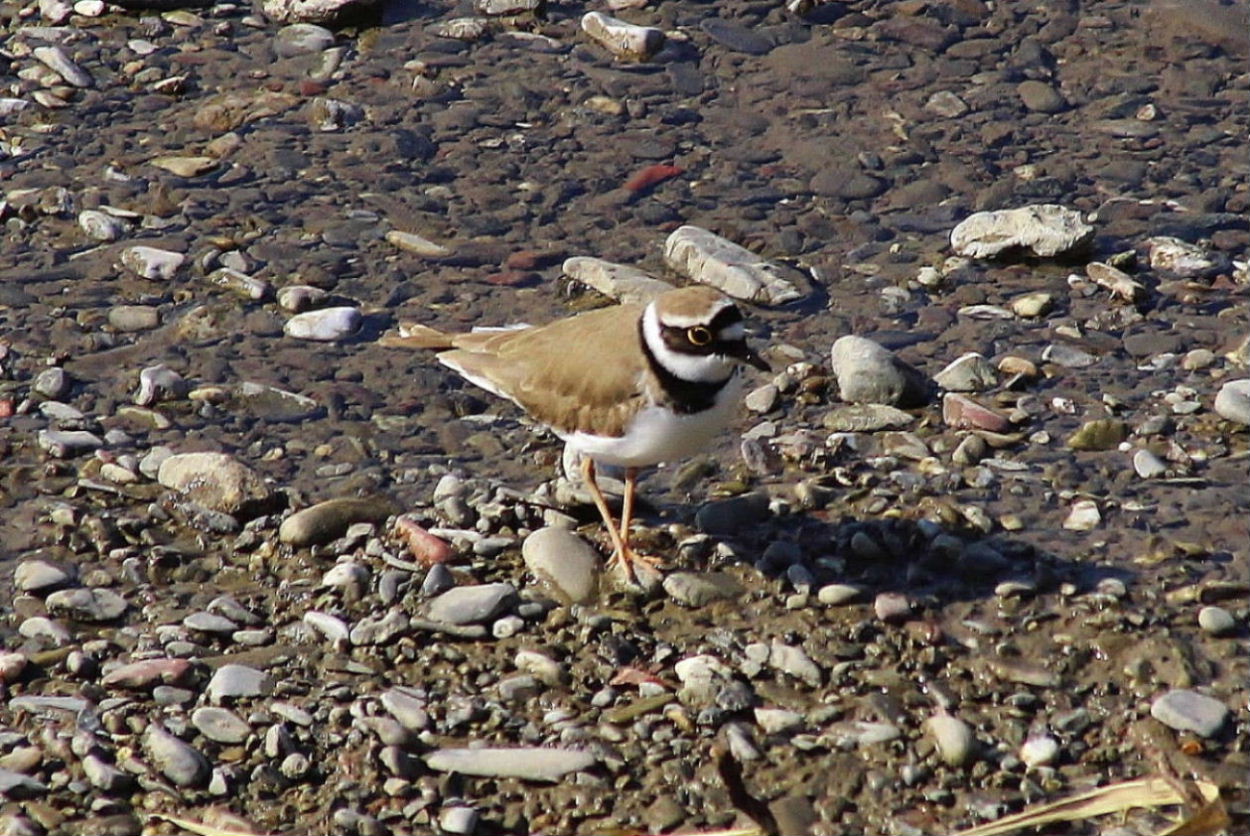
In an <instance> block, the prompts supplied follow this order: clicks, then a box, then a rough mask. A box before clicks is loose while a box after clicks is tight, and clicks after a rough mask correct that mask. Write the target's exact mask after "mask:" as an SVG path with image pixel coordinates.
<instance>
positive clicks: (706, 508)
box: [694, 491, 768, 534]
mask: <svg viewBox="0 0 1250 836" xmlns="http://www.w3.org/2000/svg"><path fill="white" fill-rule="evenodd" d="M767 517H768V494H766V493H764V492H762V491H756V492H753V493H747V494H742V495H741V496H735V497H732V498H730V499H720V500H716V501H715V502H709V503H707V504H705V505H703V506H702V507H700V508H699V510H698V511H697V512H695V517H694V523H695V527H696V528H698V529H699V530H700V531H702V532H703V533H705V534H733V533H734V532H735V531H739V530H741V529H743V528H748V527H750V526H752V525H754V524H756V523H758V522H761V521H763V520H764V519H766V518H767Z"/></svg>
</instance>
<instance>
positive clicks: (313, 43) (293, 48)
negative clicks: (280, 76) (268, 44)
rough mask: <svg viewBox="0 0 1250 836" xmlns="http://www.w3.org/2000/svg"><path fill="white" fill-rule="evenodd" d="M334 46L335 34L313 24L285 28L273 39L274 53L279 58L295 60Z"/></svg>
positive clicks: (295, 24)
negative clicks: (294, 58) (300, 56)
mask: <svg viewBox="0 0 1250 836" xmlns="http://www.w3.org/2000/svg"><path fill="white" fill-rule="evenodd" d="M332 46H334V33H333V32H331V31H330V30H329V29H326V28H325V27H324V26H317V25H315V24H312V23H293V24H291V25H290V26H283V27H282V28H281V29H279V30H278V31H277V34H275V35H274V38H273V51H274V53H275V54H276V55H277V56H278V57H279V58H293V57H295V56H296V55H308V54H311V53H314V52H323V51H325V50H327V49H329V48H330V47H332Z"/></svg>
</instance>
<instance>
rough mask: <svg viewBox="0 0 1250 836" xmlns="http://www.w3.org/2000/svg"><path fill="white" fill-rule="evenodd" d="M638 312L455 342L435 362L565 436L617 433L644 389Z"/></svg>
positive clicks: (608, 311)
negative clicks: (498, 396) (509, 402)
mask: <svg viewBox="0 0 1250 836" xmlns="http://www.w3.org/2000/svg"><path fill="white" fill-rule="evenodd" d="M641 316H642V307H641V306H638V305H618V306H615V307H611V308H603V309H601V310H596V311H590V312H588V313H584V314H580V315H578V316H575V317H570V318H569V319H561V320H558V321H556V322H553V323H551V324H550V325H543V326H540V327H537V328H526V329H523V330H518V331H498V332H478V333H473V334H460V335H457V336H456V337H455V345H456V350H454V351H446V352H443V353H442V354H439V355H438V359H439V360H440V361H441V362H443V363H444V364H446V365H447V366H449V367H451V368H452V369H455V370H456V371H458V372H459V373H460V374H462V375H464V376H465V377H466V378H468V379H469V380H471V381H473V382H474V383H477V384H478V385H479V386H482V387H483V388H485V389H488V390H490V391H492V392H494V393H495V394H498V395H501V396H503V397H506V398H508V399H510V400H512V401H514V402H515V403H516V404H518V405H519V406H520V407H521V408H522V409H524V410H525V411H526V412H528V413H529V414H530V415H532V416H533V417H534V418H536V419H537V420H539V421H541V422H542V423H544V424H547V425H548V426H550V427H552V428H553V429H555V430H556V431H557V432H560V433H564V434H568V433H573V432H578V431H581V432H587V433H593V434H595V435H606V436H613V437H615V436H620V435H623V434H624V431H625V424H626V423H627V422H628V421H629V418H630V417H631V416H632V414H633V412H634V410H635V409H636V408H637V406H638V402H639V401H640V400H642V399H644V398H646V397H647V394H646V392H645V389H644V384H645V380H646V376H645V374H644V371H645V362H646V361H645V359H644V357H643V355H642V347H641V344H640V337H639V334H638V320H639V318H640V317H641Z"/></svg>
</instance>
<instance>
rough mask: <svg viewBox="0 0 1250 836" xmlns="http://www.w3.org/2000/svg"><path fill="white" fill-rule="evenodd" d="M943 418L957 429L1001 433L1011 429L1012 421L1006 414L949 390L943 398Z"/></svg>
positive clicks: (948, 424) (947, 423)
mask: <svg viewBox="0 0 1250 836" xmlns="http://www.w3.org/2000/svg"><path fill="white" fill-rule="evenodd" d="M942 420H943V421H945V422H946V425H947V426H949V427H952V428H953V429H957V430H989V431H990V432H994V433H1001V432H1006V431H1007V430H1009V429H1011V422H1010V421H1008V420H1007V416H1006V415H1003V414H1002V413H1001V412H999V411H997V410H995V409H991V408H990V407H988V406H984V405H982V404H979V403H977V402H976V401H974V400H973V399H972V398H969V397H967V396H966V395H960V394H957V393H955V392H948V393H947V394H946V396H945V397H944V398H943V399H942Z"/></svg>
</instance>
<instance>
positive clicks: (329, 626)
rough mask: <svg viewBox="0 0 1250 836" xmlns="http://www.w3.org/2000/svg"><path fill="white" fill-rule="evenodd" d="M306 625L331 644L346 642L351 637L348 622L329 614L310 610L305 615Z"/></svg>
mask: <svg viewBox="0 0 1250 836" xmlns="http://www.w3.org/2000/svg"><path fill="white" fill-rule="evenodd" d="M304 623H305V624H307V625H308V626H309V627H311V628H312V629H313V630H315V631H316V632H317V633H319V634H320V635H322V636H324V637H325V639H326V641H328V642H330V643H331V644H337V643H339V642H346V641H348V640H349V639H350V637H351V628H349V627H348V626H347V622H345V621H344V620H343V619H341V618H339V617H338V616H335V615H330V614H329V613H325V612H319V611H317V610H309V611H308V612H306V613H304Z"/></svg>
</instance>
